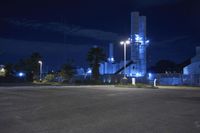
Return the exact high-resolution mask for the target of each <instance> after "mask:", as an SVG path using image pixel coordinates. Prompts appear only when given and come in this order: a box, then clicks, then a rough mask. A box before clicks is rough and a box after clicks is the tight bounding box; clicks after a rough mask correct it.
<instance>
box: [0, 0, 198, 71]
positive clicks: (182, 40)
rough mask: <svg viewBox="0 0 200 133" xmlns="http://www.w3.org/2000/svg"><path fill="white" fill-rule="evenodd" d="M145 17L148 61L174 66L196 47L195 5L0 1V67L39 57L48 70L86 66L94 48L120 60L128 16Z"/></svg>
mask: <svg viewBox="0 0 200 133" xmlns="http://www.w3.org/2000/svg"><path fill="white" fill-rule="evenodd" d="M131 11H139V12H140V14H141V15H145V16H147V36H148V39H149V40H150V41H151V43H150V46H149V47H148V54H149V55H148V62H149V63H150V65H153V64H155V63H156V62H157V61H158V60H160V59H169V60H172V61H175V62H176V63H180V62H183V61H184V60H186V59H188V58H190V57H192V56H194V55H195V47H196V46H200V1H199V0H122V1H120V0H54V1H53V0H38V1H37V0H12V1H11V0H5V1H2V0H1V2H0V64H4V63H9V62H11V63H16V62H17V61H18V60H19V59H21V58H25V57H28V56H29V55H30V54H31V53H32V52H39V53H40V54H41V55H42V56H43V62H44V65H45V66H46V67H48V68H49V69H58V68H59V67H60V65H61V64H63V63H65V62H67V61H68V60H71V59H72V60H74V63H75V64H76V65H77V66H83V67H86V66H87V65H88V64H87V61H86V54H87V52H88V50H89V48H91V47H93V46H94V45H98V46H101V47H103V48H104V49H105V52H107V49H108V48H107V47H108V44H109V43H110V42H113V43H114V44H115V58H116V60H117V61H119V60H121V59H122V58H123V48H122V47H121V46H120V45H119V41H120V40H121V39H126V38H128V37H129V34H130V13H131Z"/></svg>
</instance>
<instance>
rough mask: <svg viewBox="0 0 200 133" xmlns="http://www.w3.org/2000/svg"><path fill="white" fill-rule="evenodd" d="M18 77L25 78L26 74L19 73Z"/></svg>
mask: <svg viewBox="0 0 200 133" xmlns="http://www.w3.org/2000/svg"><path fill="white" fill-rule="evenodd" d="M17 76H18V77H24V76H25V73H23V72H19V73H18V74H17Z"/></svg>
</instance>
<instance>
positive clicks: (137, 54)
mask: <svg viewBox="0 0 200 133" xmlns="http://www.w3.org/2000/svg"><path fill="white" fill-rule="evenodd" d="M146 38H147V37H146V17H145V16H140V15H139V12H132V13H131V33H130V38H129V39H130V42H131V44H130V45H131V52H130V53H131V55H130V57H131V58H130V59H129V60H127V61H126V64H127V66H126V76H127V77H142V76H144V75H145V74H146V68H147V67H146V66H147V61H146V48H147V46H148V43H149V41H148V40H146ZM127 50H129V49H127ZM113 52H114V51H113V44H110V45H109V57H108V61H107V62H103V63H101V64H100V74H102V75H103V74H118V72H119V73H120V74H124V61H120V62H119V63H115V60H114V56H113ZM119 70H122V71H119Z"/></svg>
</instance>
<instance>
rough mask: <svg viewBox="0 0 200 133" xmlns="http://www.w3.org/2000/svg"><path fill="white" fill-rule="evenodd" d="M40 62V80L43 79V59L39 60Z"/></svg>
mask: <svg viewBox="0 0 200 133" xmlns="http://www.w3.org/2000/svg"><path fill="white" fill-rule="evenodd" d="M38 63H39V64H40V81H42V61H41V60H40V61H38Z"/></svg>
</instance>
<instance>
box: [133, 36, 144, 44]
mask: <svg viewBox="0 0 200 133" xmlns="http://www.w3.org/2000/svg"><path fill="white" fill-rule="evenodd" d="M135 42H137V43H141V44H143V38H142V37H141V36H140V35H138V34H135Z"/></svg>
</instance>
